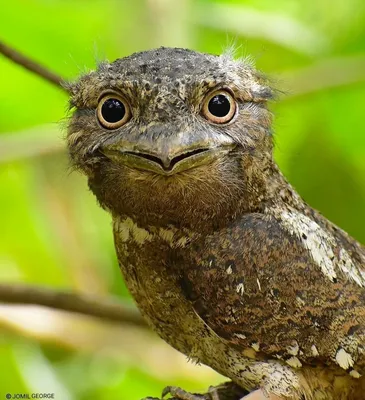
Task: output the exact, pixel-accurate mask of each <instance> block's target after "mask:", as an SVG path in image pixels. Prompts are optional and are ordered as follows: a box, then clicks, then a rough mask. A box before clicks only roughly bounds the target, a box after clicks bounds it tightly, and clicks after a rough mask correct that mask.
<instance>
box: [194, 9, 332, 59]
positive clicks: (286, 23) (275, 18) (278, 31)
mask: <svg viewBox="0 0 365 400" xmlns="http://www.w3.org/2000/svg"><path fill="white" fill-rule="evenodd" d="M191 16H192V18H194V22H195V23H197V24H199V25H202V26H205V27H209V28H212V29H221V30H222V31H225V32H227V31H229V32H231V33H235V34H236V35H240V36H243V37H245V38H256V39H257V38H260V39H265V40H267V41H268V42H271V43H276V44H278V45H280V46H282V47H285V48H288V49H290V50H293V51H296V52H298V53H302V54H307V55H313V54H323V53H324V52H326V51H327V49H328V48H329V47H330V42H329V40H328V39H327V38H326V37H325V36H324V35H323V34H322V33H321V32H318V31H316V30H315V29H313V27H311V26H309V25H305V24H304V23H303V22H301V21H299V20H297V19H295V18H293V17H290V16H288V15H285V14H284V13H280V12H267V11H262V10H260V11H258V10H256V9H254V8H250V7H246V6H243V5H233V4H224V3H216V2H214V3H213V2H205V3H201V4H199V6H198V7H197V8H196V10H195V12H192V13H191Z"/></svg>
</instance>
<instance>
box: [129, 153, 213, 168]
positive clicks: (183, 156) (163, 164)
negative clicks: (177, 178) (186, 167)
mask: <svg viewBox="0 0 365 400" xmlns="http://www.w3.org/2000/svg"><path fill="white" fill-rule="evenodd" d="M208 150H209V149H196V150H192V151H188V152H186V153H182V154H180V155H178V156H176V157H174V158H173V159H171V160H170V162H169V163H167V162H164V161H163V160H162V159H161V158H159V157H157V156H153V155H151V154H146V153H136V152H134V151H126V152H125V153H127V154H132V155H134V156H138V157H142V158H145V159H147V160H150V161H153V162H155V163H157V164H159V165H160V166H161V167H162V168H163V169H164V170H165V171H171V170H172V169H173V168H174V166H175V165H176V164H177V163H178V162H180V161H182V160H184V159H186V158H189V157H192V156H194V155H196V154H200V153H204V152H206V151H208Z"/></svg>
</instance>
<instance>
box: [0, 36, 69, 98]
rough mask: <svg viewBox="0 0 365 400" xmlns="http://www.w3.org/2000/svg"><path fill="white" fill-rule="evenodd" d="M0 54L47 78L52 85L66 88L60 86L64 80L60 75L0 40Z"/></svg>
mask: <svg viewBox="0 0 365 400" xmlns="http://www.w3.org/2000/svg"><path fill="white" fill-rule="evenodd" d="M0 54H2V55H4V56H5V57H7V58H9V59H10V60H11V61H14V62H15V63H16V64H19V65H21V66H22V67H23V68H25V69H27V70H28V71H31V72H33V73H34V74H36V75H38V76H40V77H41V78H43V79H45V80H47V81H48V82H50V83H52V84H53V85H56V86H57V87H58V88H60V89H63V90H65V91H67V89H65V88H64V87H63V86H62V82H64V79H63V78H62V77H61V76H59V75H57V74H55V73H54V72H52V71H50V70H49V69H47V68H46V67H44V66H43V65H40V64H38V63H37V62H35V61H33V60H32V59H30V58H29V57H27V56H25V55H23V54H21V53H19V52H18V51H17V50H15V49H13V48H11V47H9V46H7V45H6V44H5V43H3V42H2V41H0Z"/></svg>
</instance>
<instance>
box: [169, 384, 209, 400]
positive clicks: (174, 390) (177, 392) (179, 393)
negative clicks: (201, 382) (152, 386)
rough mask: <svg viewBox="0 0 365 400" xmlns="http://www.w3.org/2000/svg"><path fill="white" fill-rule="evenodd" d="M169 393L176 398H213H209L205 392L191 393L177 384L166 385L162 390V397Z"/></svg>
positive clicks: (199, 399) (181, 399)
mask: <svg viewBox="0 0 365 400" xmlns="http://www.w3.org/2000/svg"><path fill="white" fill-rule="evenodd" d="M208 393H209V392H208ZM168 394H170V395H171V397H172V398H173V399H174V400H175V399H178V400H211V399H210V398H207V397H206V395H205V394H198V393H189V392H186V391H185V390H184V389H181V388H179V387H177V386H166V387H165V389H164V390H163V391H162V399H163V398H164V397H165V396H167V395H168Z"/></svg>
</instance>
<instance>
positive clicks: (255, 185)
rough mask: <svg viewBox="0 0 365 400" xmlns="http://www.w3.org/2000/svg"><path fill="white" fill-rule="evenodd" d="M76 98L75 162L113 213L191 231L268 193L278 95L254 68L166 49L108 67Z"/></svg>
mask: <svg viewBox="0 0 365 400" xmlns="http://www.w3.org/2000/svg"><path fill="white" fill-rule="evenodd" d="M69 91H70V93H71V106H72V107H74V108H75V112H74V113H73V115H72V117H71V119H70V122H69V126H68V148H69V152H70V156H71V160H72V162H73V165H74V166H76V167H77V168H79V169H81V170H82V171H83V172H84V173H85V174H86V175H87V177H88V179H89V186H90V188H91V190H92V191H93V192H94V194H95V195H96V197H97V198H98V200H99V202H100V203H101V205H102V206H103V207H104V208H106V209H108V210H109V211H111V212H112V214H115V215H126V216H130V217H132V218H134V219H137V220H139V221H140V222H142V223H144V224H169V223H174V224H178V225H179V224H180V225H192V224H193V221H199V220H204V219H205V220H209V219H212V218H214V217H217V218H219V217H220V216H221V217H223V216H225V217H227V216H229V215H231V214H232V213H235V212H237V210H238V209H239V208H240V207H241V208H242V207H243V208H249V207H250V206H253V207H254V203H255V202H256V201H257V200H258V198H259V197H260V196H263V195H264V191H265V182H263V179H264V178H263V174H264V171H265V170H267V169H268V168H269V167H268V166H270V165H271V163H272V137H271V119H272V118H271V113H270V112H269V111H268V110H267V107H266V103H267V100H269V99H271V98H272V97H273V91H272V90H271V88H270V87H269V86H268V85H267V82H266V80H265V79H264V78H263V77H262V76H261V75H260V74H259V73H258V72H257V71H255V70H254V69H253V67H252V66H251V65H250V63H248V62H245V61H242V60H238V61H235V60H233V58H232V57H230V56H229V55H222V56H213V55H207V54H202V53H197V52H194V51H191V50H185V49H172V48H160V49H157V50H150V51H145V52H141V53H136V54H133V55H131V56H129V57H125V58H121V59H118V60H116V61H114V62H113V63H102V64H101V65H100V66H99V68H98V69H97V70H96V71H94V72H91V73H88V74H86V75H84V76H82V77H81V78H80V79H79V80H78V81H77V82H76V83H74V84H71V85H70V86H69Z"/></svg>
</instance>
